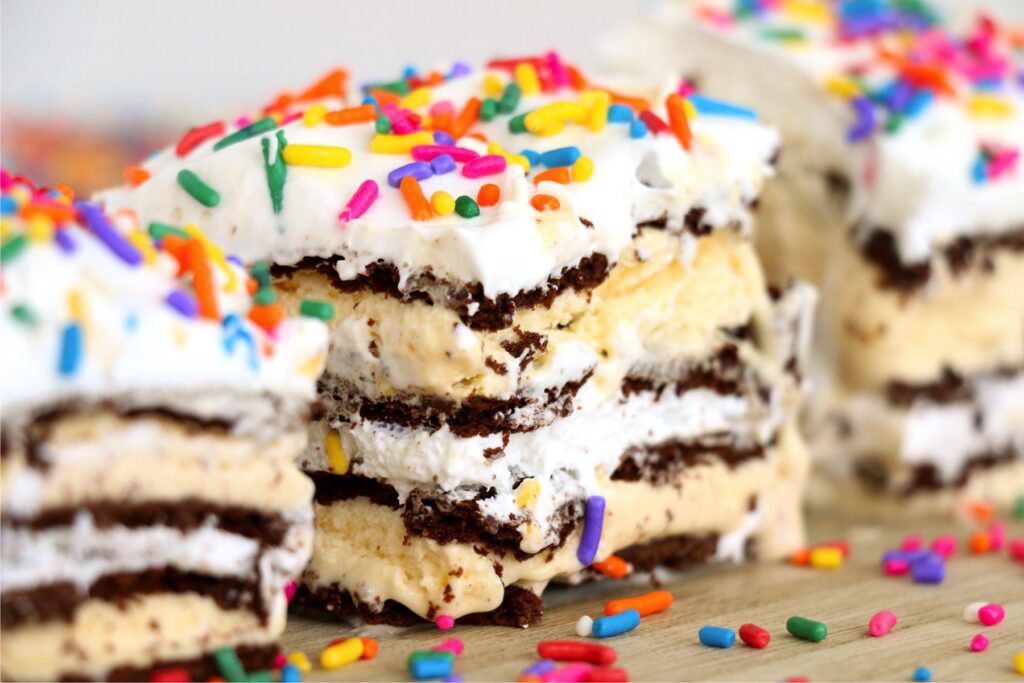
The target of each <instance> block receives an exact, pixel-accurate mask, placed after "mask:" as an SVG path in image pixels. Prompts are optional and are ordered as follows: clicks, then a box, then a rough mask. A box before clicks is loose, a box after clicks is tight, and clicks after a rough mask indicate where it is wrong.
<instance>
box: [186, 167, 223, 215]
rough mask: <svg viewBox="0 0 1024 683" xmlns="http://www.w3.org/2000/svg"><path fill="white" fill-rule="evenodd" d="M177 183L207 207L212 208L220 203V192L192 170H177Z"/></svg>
mask: <svg viewBox="0 0 1024 683" xmlns="http://www.w3.org/2000/svg"><path fill="white" fill-rule="evenodd" d="M178 184H179V185H181V188H182V189H183V190H185V192H188V194H189V196H190V197H192V199H194V200H196V201H197V202H199V203H200V204H202V205H203V206H205V207H207V208H213V207H215V206H217V204H219V203H220V194H218V193H217V190H215V189H213V188H212V187H210V186H209V185H207V184H206V183H204V182H203V181H202V180H200V179H199V176H197V175H196V174H195V173H193V172H192V171H190V170H188V169H187V168H183V169H181V170H180V171H178Z"/></svg>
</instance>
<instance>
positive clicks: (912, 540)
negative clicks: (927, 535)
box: [900, 534, 924, 550]
mask: <svg viewBox="0 0 1024 683" xmlns="http://www.w3.org/2000/svg"><path fill="white" fill-rule="evenodd" d="M923 545H924V539H923V538H921V537H920V536H918V535H917V534H911V535H910V536H907V537H905V538H904V539H903V542H902V543H900V550H920V549H921V547H922V546H923Z"/></svg>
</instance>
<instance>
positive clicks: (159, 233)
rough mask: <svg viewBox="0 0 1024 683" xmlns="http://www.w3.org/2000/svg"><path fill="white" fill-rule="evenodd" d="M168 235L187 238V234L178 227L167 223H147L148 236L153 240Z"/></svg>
mask: <svg viewBox="0 0 1024 683" xmlns="http://www.w3.org/2000/svg"><path fill="white" fill-rule="evenodd" d="M168 235H174V236H175V237H180V238H182V239H186V240H187V239H188V238H189V234H188V233H187V232H185V231H184V230H182V229H181V228H179V227H176V226H173V225H168V224H167V223H150V224H149V236H150V237H152V238H153V239H155V240H162V239H163V238H165V237H167V236H168Z"/></svg>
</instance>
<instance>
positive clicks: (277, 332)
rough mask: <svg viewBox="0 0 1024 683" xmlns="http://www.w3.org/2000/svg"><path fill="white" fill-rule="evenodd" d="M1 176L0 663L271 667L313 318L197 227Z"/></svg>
mask: <svg viewBox="0 0 1024 683" xmlns="http://www.w3.org/2000/svg"><path fill="white" fill-rule="evenodd" d="M0 184H2V191H3V196H2V199H0V213H2V216H0V221H2V230H3V236H2V243H0V261H2V263H0V309H2V311H0V346H2V348H3V353H2V354H0V411H2V432H0V433H2V448H0V453H2V458H0V468H2V469H0V491H2V501H0V529H2V535H0V621H2V624H0V673H2V675H3V678H4V679H7V680H62V679H73V680H94V679H100V680H104V679H115V680H116V679H120V680H148V679H149V676H150V675H151V674H152V673H153V672H154V671H156V670H160V669H167V668H170V669H175V670H176V673H174V674H173V677H171V678H162V679H160V680H206V679H207V678H209V677H211V676H214V675H219V676H222V677H225V678H229V679H230V680H246V679H244V678H237V677H235V676H237V675H247V674H253V673H254V672H257V671H259V670H264V669H267V668H269V666H270V665H271V663H272V662H273V659H274V655H275V654H276V652H277V647H276V645H275V639H276V637H277V636H278V635H279V634H280V633H281V631H282V629H283V628H284V622H285V613H286V605H287V599H286V595H285V589H286V586H287V585H288V584H289V582H292V581H294V580H295V579H296V578H297V577H298V576H299V575H300V574H301V572H302V570H303V568H304V567H305V565H306V562H307V561H308V559H309V556H310V553H311V550H312V535H313V510H312V495H313V487H312V485H311V483H310V482H309V480H308V478H307V477H306V476H305V475H303V474H302V472H301V471H300V470H299V469H298V468H297V467H296V466H295V458H296V456H297V455H298V454H299V453H300V452H301V450H302V448H303V446H304V444H305V442H306V438H307V421H308V417H309V414H310V407H311V404H312V403H313V401H314V400H315V398H316V378H317V377H318V376H319V374H320V371H321V370H322V367H323V364H324V360H325V357H326V351H327V329H326V326H325V325H324V324H323V323H322V322H321V321H320V320H312V319H303V320H300V319H291V318H287V319H281V318H282V316H281V315H280V313H281V311H278V313H277V314H276V315H274V314H273V312H272V311H273V307H272V305H264V304H260V303H258V302H256V303H254V297H253V296H251V295H250V288H249V286H250V285H252V284H255V283H253V282H250V280H251V278H249V276H248V274H247V273H246V272H245V271H244V269H243V268H242V267H240V266H239V265H238V264H237V263H236V262H235V261H233V260H232V257H225V256H224V254H223V252H221V250H220V249H219V248H217V247H216V246H215V245H214V244H212V243H211V242H210V241H209V240H208V239H207V238H206V236H205V235H204V234H203V233H202V232H201V231H199V230H198V229H197V228H195V227H193V226H189V225H185V226H182V225H180V224H179V225H177V226H174V225H150V226H149V234H147V233H146V232H144V231H142V230H140V229H139V228H138V226H137V224H136V223H135V222H134V221H133V219H132V216H131V215H130V214H128V213H121V214H119V215H114V216H108V215H105V214H104V213H103V212H102V211H101V210H100V208H99V207H98V206H97V205H95V204H90V203H88V202H82V201H73V200H72V196H71V194H70V192H69V191H68V190H66V189H65V190H62V191H51V190H45V189H36V188H35V187H34V186H33V185H32V184H31V183H30V182H28V181H26V180H23V179H20V178H16V177H12V176H11V175H9V174H8V173H7V172H6V171H4V172H3V174H2V178H0ZM267 284H269V283H267ZM269 292H270V290H269V289H267V288H266V287H261V288H260V289H259V291H258V292H256V297H260V296H263V297H267V296H271V295H272V293H269ZM278 308H280V306H279V305H278ZM267 309H271V310H270V311H268V310H267ZM253 320H259V321H260V323H259V324H257V323H256V322H253ZM239 672H241V673H239ZM267 673H269V672H266V671H264V674H267ZM154 680H156V679H154ZM249 680H256V679H255V678H254V679H249ZM268 680H269V679H268Z"/></svg>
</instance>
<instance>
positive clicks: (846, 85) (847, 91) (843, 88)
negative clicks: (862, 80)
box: [825, 76, 860, 99]
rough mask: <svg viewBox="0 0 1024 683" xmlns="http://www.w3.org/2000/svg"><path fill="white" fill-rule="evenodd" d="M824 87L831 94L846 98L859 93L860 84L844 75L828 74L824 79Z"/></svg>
mask: <svg viewBox="0 0 1024 683" xmlns="http://www.w3.org/2000/svg"><path fill="white" fill-rule="evenodd" d="M825 89H826V90H828V91H829V92H830V93H832V94H833V95H837V96H838V97H845V98H846V99H850V98H853V97H857V96H858V95H860V86H859V85H857V83H856V82H855V81H854V80H853V79H850V78H846V77H845V76H829V78H828V80H826V81H825Z"/></svg>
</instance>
